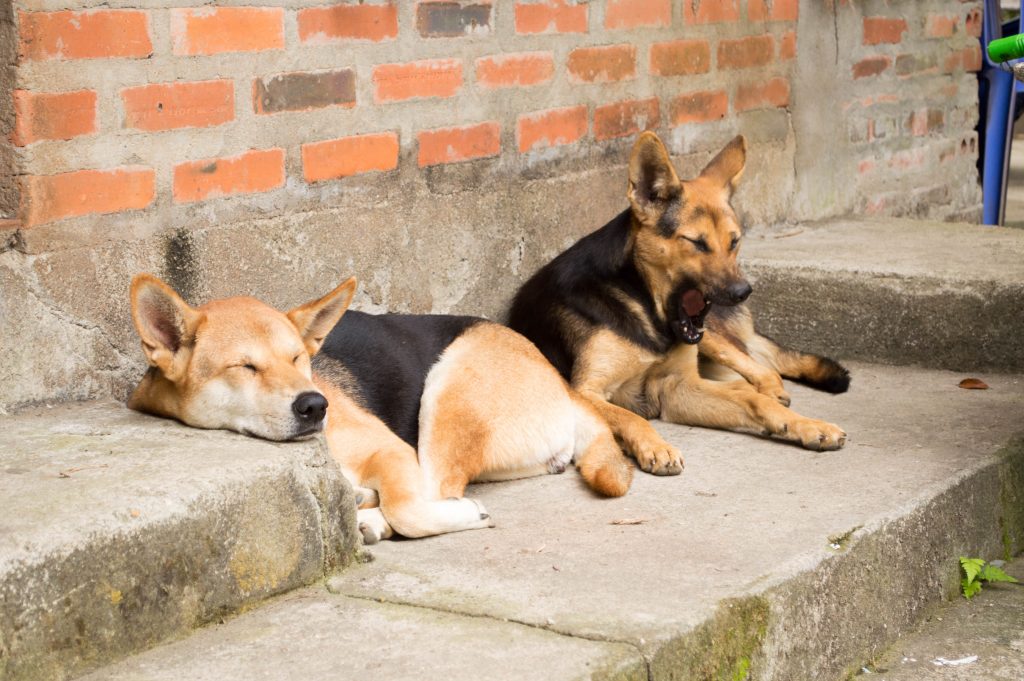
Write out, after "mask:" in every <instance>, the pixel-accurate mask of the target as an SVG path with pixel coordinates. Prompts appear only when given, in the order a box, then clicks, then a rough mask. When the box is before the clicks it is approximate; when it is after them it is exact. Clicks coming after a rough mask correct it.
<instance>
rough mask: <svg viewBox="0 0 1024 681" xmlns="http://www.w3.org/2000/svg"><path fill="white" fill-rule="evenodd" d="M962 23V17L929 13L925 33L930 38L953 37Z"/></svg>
mask: <svg viewBox="0 0 1024 681" xmlns="http://www.w3.org/2000/svg"><path fill="white" fill-rule="evenodd" d="M959 23H960V17H951V16H948V15H945V14H929V15H928V17H927V18H926V19H925V24H924V34H925V35H926V36H927V37H929V38H951V37H952V36H953V32H954V31H955V30H956V27H957V24H959Z"/></svg>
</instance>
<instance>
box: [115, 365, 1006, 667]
mask: <svg viewBox="0 0 1024 681" xmlns="http://www.w3.org/2000/svg"><path fill="white" fill-rule="evenodd" d="M853 371H854V381H853V387H852V389H851V391H850V392H849V393H847V394H845V395H840V396H836V397H831V396H823V395H821V394H820V393H814V392H811V391H809V390H807V389H804V388H801V387H799V386H796V387H794V388H793V398H794V404H795V406H796V408H797V409H798V410H800V411H802V412H804V413H807V414H809V415H814V416H817V417H822V418H827V419H830V420H833V421H835V422H837V423H839V424H841V425H842V426H843V427H844V428H845V429H846V430H847V432H848V433H849V434H850V442H849V444H848V445H847V447H846V448H845V449H843V450H841V451H839V452H835V453H814V452H808V451H804V450H801V449H798V448H794V447H792V446H789V445H786V444H781V443H776V442H770V441H766V440H762V439H758V438H754V437H749V436H744V435H739V434H733V433H724V432H715V431H708V430H703V429H695V428H686V427H680V426H673V425H669V424H658V428H659V430H660V431H661V432H662V433H663V434H665V435H666V436H667V437H668V438H670V439H671V440H672V441H673V442H675V443H677V444H678V445H679V446H680V447H681V448H682V449H683V452H684V454H685V455H686V457H687V468H686V470H685V471H684V472H683V475H682V476H681V477H678V478H656V477H653V476H648V475H643V474H639V475H638V477H637V478H636V481H635V483H634V486H633V489H632V490H631V492H630V493H629V494H628V495H627V496H626V497H624V498H621V499H613V500H608V499H598V498H595V497H594V496H592V495H591V494H590V493H588V492H587V491H586V489H585V488H584V486H583V485H582V483H581V482H580V480H579V478H578V476H577V475H576V474H575V473H572V472H570V473H567V474H565V475H561V476H547V477H543V478H537V479H532V480H522V481H516V482H509V483H500V484H490V485H478V486H475V487H473V488H471V490H470V494H472V495H474V496H476V497H477V498H480V499H481V500H482V501H484V503H486V504H487V508H488V510H489V511H490V512H491V514H492V517H494V519H495V521H496V522H497V527H496V528H494V529H492V530H482V531H477V532H464V533H458V534H452V535H446V536H442V537H436V538H432V539H425V540H417V541H395V542H384V543H382V544H380V545H378V546H375V547H372V549H371V550H372V553H373V555H374V556H375V558H376V560H375V561H373V562H371V563H368V564H365V565H360V566H358V567H355V568H353V569H350V570H348V571H346V572H345V573H344V574H342V575H340V576H338V577H336V578H332V579H331V580H330V581H329V582H328V587H329V589H330V590H331V591H333V592H335V593H336V594H338V595H342V596H348V597H352V598H359V599H365V600H367V601H370V602H380V603H390V604H399V605H405V606H416V608H417V610H415V611H414V612H421V611H420V610H419V609H425V611H426V612H442V613H446V614H448V615H450V614H458V615H462V616H463V617H461V618H459V619H458V620H457V623H458V624H457V625H456V624H452V625H451V626H436V625H431V626H430V627H429V628H428V632H427V633H424V632H422V631H420V630H419V627H420V626H421V625H420V624H417V623H416V621H420V620H416V621H414V622H413V624H411V625H410V626H409V627H408V628H405V627H399V626H397V625H390V626H391V631H392V632H398V633H392V635H391V638H390V639H387V640H385V641H381V639H380V637H379V636H378V635H377V633H376V632H377V629H376V628H375V627H374V626H370V627H368V628H367V629H366V631H365V632H363V634H362V635H361V636H360V635H359V633H358V632H356V633H352V632H351V631H349V629H348V628H346V627H339V632H338V634H336V636H337V637H338V638H337V641H338V646H339V647H343V648H344V649H345V650H347V651H353V650H359V651H370V652H368V654H370V655H375V657H374V659H375V661H376V663H377V665H378V666H377V667H375V669H374V674H373V677H374V678H380V679H389V678H405V674H406V671H405V670H406V668H407V665H408V664H409V660H408V656H409V655H411V654H415V655H416V656H417V659H418V660H419V664H420V665H421V669H423V670H425V671H424V674H426V675H429V674H427V672H428V671H430V670H433V669H434V668H435V665H443V664H445V663H446V662H447V661H450V660H451V659H452V658H453V657H455V656H454V655H453V654H450V653H449V648H448V645H447V643H446V641H447V640H448V637H449V636H452V635H454V634H453V633H452V632H453V631H455V632H462V631H467V630H466V629H463V627H469V628H470V629H469V630H468V632H469V633H467V635H469V636H471V637H474V638H476V637H479V639H480V640H481V641H482V643H481V644H480V646H479V648H478V651H479V652H475V653H474V655H476V654H481V655H485V654H486V655H490V654H493V651H491V650H490V646H489V645H488V644H486V641H488V640H490V639H489V637H490V636H491V632H492V631H493V627H494V626H495V621H497V622H500V623H502V624H503V626H507V622H513V623H519V624H521V625H524V626H528V627H533V628H540V629H545V630H548V631H549V632H552V633H557V634H560V635H561V636H562V639H561V643H560V644H558V645H560V646H563V647H565V648H566V650H570V649H572V648H573V647H574V646H576V645H578V644H579V641H580V639H585V640H588V641H602V642H612V643H617V644H624V645H627V646H629V647H631V648H633V649H635V650H639V651H641V653H642V655H643V659H644V662H645V665H646V672H649V674H650V677H649V678H654V679H665V678H675V679H704V678H713V679H718V678H728V679H732V678H744V676H743V674H744V673H749V675H750V676H749V678H750V679H755V680H765V679H772V680H775V681H782V680H787V681H788V680H793V679H801V680H809V679H840V678H844V675H845V674H847V673H849V672H851V671H853V670H854V669H857V668H859V665H861V664H863V662H864V661H865V660H868V659H870V658H871V657H872V656H873V655H876V654H878V653H880V652H882V651H883V650H884V649H885V648H886V647H887V646H888V645H889V644H890V643H891V642H892V641H893V640H894V639H895V637H896V636H898V635H899V634H900V633H901V632H903V631H905V630H907V629H908V628H909V627H910V626H912V624H913V623H914V622H915V620H916V618H917V617H919V616H920V615H921V614H922V613H923V612H926V611H927V610H928V609H929V608H930V607H933V606H934V605H935V604H936V603H937V602H939V601H941V600H942V599H944V598H947V599H948V598H952V597H953V595H954V594H955V590H956V583H957V560H956V558H957V556H959V555H964V554H971V555H982V556H986V557H997V556H1000V555H1002V553H1003V551H1004V550H1010V551H1015V550H1018V549H1020V548H1022V547H1024V517H1022V515H1024V514H1022V512H1021V511H1020V509H1021V508H1024V440H1020V439H1018V440H1016V441H1015V444H1014V445H1013V446H1011V447H1009V448H1007V447H1006V444H1007V443H1008V442H1010V441H1011V439H1012V438H1013V437H1014V434H1015V433H1017V432H1019V431H1021V430H1022V429H1024V424H1022V423H1021V420H1020V414H1021V413H1022V411H1024V378H1022V377H1020V376H1011V375H985V374H983V375H981V378H983V379H985V380H986V381H987V382H988V383H989V384H990V385H991V389H990V390H987V391H967V390H962V389H959V388H957V387H956V384H957V382H958V381H959V379H960V378H961V376H960V375H959V374H952V373H948V372H939V371H928V370H922V369H913V368H891V367H881V366H872V365H861V364H855V365H853ZM997 452H1001V453H997ZM310 598H313V599H314V600H315V601H317V602H319V603H320V605H319V606H317V607H320V608H324V607H328V606H330V607H341V606H336V605H333V604H337V603H338V601H337V600H335V599H336V596H333V595H327V594H323V593H321V594H320V595H319V596H315V595H313V596H310ZM280 607H281V608H288V612H293V610H292V609H291V606H286V605H281V606H280ZM295 607H296V608H297V609H296V610H294V612H296V613H298V612H301V608H299V606H295ZM302 607H306V606H302ZM310 607H312V606H310ZM345 607H348V606H345ZM380 607H384V606H380ZM393 612H397V611H393ZM275 616H276V615H266V616H265V615H264V614H263V613H261V612H258V613H250V614H245V615H242V616H240V617H239V618H238V619H237V620H235V621H233V622H231V623H229V624H228V625H226V626H225V627H222V628H211V629H206V630H203V631H201V632H198V633H197V634H196V635H194V636H193V637H191V638H190V639H188V640H186V641H183V642H181V643H177V644H173V645H171V646H168V647H165V648H162V649H157V650H154V651H150V652H149V653H145V654H143V655H141V656H139V657H138V658H136V659H134V660H130V661H128V662H127V663H126V665H125V666H122V667H117V668H116V669H114V670H104V671H107V672H109V673H111V674H113V673H115V672H116V673H117V674H122V675H123V676H116V677H115V678H140V679H147V678H165V676H158V675H157V671H156V670H160V671H159V673H160V674H165V675H166V678H172V677H173V678H191V677H197V678H204V677H203V676H202V675H203V674H204V673H206V672H205V671H204V670H205V667H206V665H207V664H208V663H209V664H211V665H212V667H211V668H212V669H214V670H220V671H225V670H227V671H230V670H231V669H235V667H231V666H230V665H232V664H236V663H235V662H232V661H231V658H236V659H241V658H245V657H249V656H250V654H249V653H248V652H247V651H249V650H251V649H252V646H256V645H258V644H259V642H261V641H266V642H267V644H266V646H265V647H263V648H261V650H266V651H267V653H266V655H265V658H266V659H263V660H262V661H261V663H262V664H264V665H278V663H279V662H281V661H282V660H297V659H299V658H300V657H301V655H298V654H297V653H296V652H295V651H296V650H302V648H301V647H297V646H299V645H300V644H298V643H293V641H294V636H296V635H297V636H298V637H299V638H301V637H302V633H301V632H302V631H309V629H300V631H299V633H297V634H296V632H291V633H290V635H289V637H288V638H287V639H285V640H286V641H287V642H286V643H284V644H282V646H281V647H280V648H275V647H273V644H272V643H271V641H274V640H276V639H275V637H276V636H277V634H278V633H279V632H280V633H282V634H283V633H284V631H285V630H286V629H290V628H291V627H285V626H280V627H278V626H277V625H276V624H275V625H273V626H274V627H276V628H268V627H271V625H270V624H267V622H268V621H270V619H272V618H273V617H275ZM296 616H297V615H296ZM376 616H379V615H375V617H376ZM267 618H270V619H267ZM402 619H403V621H410V620H408V619H407V618H406V617H405V616H404V615H403V616H402ZM445 621H446V622H447V621H448V620H445ZM430 632H433V633H432V635H433V636H434V637H436V638H435V640H437V641H438V643H437V644H436V645H434V646H432V647H429V648H426V649H424V648H422V647H420V643H419V641H420V640H421V637H423V636H427V635H430ZM473 632H475V633H473ZM459 635H460V636H461V635H462V634H461V633H459ZM349 637H351V638H349ZM333 641H334V639H332V638H331V635H330V634H326V635H325V636H324V638H323V639H322V640H321V641H320V644H321V645H322V648H319V650H324V651H327V650H329V649H330V648H331V647H332V642H333ZM406 641H408V645H406ZM303 645H304V644H303ZM206 650H210V651H213V652H211V653H210V656H209V657H206V656H204V653H203V651H206ZM411 651H414V652H411ZM505 653H507V654H508V655H509V658H507V659H509V660H515V664H516V665H525V666H526V668H528V669H532V670H533V678H541V677H543V678H551V679H562V678H578V677H581V676H587V675H588V674H589V672H590V670H592V669H593V668H592V667H590V668H588V667H582V666H579V665H577V666H576V667H574V668H572V669H570V670H569V671H568V672H563V671H561V668H558V669H556V668H551V669H550V673H549V668H548V665H549V664H550V663H549V661H548V657H547V653H545V654H544V655H540V654H537V655H536V656H535V655H534V652H533V649H532V648H531V646H530V645H525V644H521V643H519V642H513V641H512V639H509V640H508V642H507V643H506V644H505ZM322 654H324V655H330V654H332V653H329V652H324V653H322ZM331 659H333V658H331ZM616 659H619V658H616ZM225 660H227V661H226V662H225ZM237 664H241V663H240V662H239V663H237ZM297 664H298V663H297ZM313 664H314V663H313V662H308V663H302V664H300V665H299V666H298V667H297V671H296V673H295V675H293V676H292V677H288V676H287V675H284V674H282V675H281V676H280V677H278V678H285V679H287V678H295V679H301V678H310V677H309V676H308V675H307V674H306V672H307V671H309V670H314V667H312V666H311V665H313ZM365 664H366V663H365V661H364V660H363V659H362V658H361V657H359V656H357V655H352V654H346V655H345V656H344V659H342V660H340V661H339V662H338V664H337V666H335V667H332V671H329V672H328V671H327V670H324V669H322V668H320V667H316V668H315V671H316V672H317V673H318V674H319V672H321V671H323V674H322V675H319V676H318V678H324V679H346V678H357V677H358V676H359V674H360V672H361V671H363V670H365ZM461 664H465V665H472V664H473V661H472V660H471V659H470V660H465V661H460V665H461ZM508 664H512V663H511V662H509V663H508ZM392 666H394V668H395V669H396V672H395V673H394V675H393V676H392V675H391V674H390V670H391V668H392ZM273 668H274V669H275V670H276V669H283V667H278V666H274V667H273ZM520 668H521V667H520V666H516V667H515V669H516V670H518V669H520ZM459 669H460V670H461V669H463V667H461V666H460V667H459ZM624 669H628V665H627V667H624ZM743 670H746V672H744V671H743ZM133 672H134V673H135V674H134V675H133ZM461 673H462V672H461V671H460V672H459V673H458V674H455V676H456V678H459V674H461ZM145 674H151V675H153V676H146V675H145ZM241 676H245V675H244V674H242V675H241ZM480 676H481V677H485V676H487V675H486V674H481V675H480ZM517 676H518V671H517V672H516V673H510V674H509V677H510V678H516V677H517ZM211 678H212V677H211ZM497 678H503V677H502V676H501V675H498V676H497Z"/></svg>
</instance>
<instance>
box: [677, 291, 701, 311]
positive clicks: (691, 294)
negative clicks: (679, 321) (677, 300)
mask: <svg viewBox="0 0 1024 681" xmlns="http://www.w3.org/2000/svg"><path fill="white" fill-rule="evenodd" d="M682 302H683V312H685V313H686V316H687V317H696V316H697V315H699V314H700V313H701V312H703V311H704V294H703V293H701V292H700V291H698V290H697V289H695V288H692V289H690V290H689V291H687V292H686V293H684V294H683V301H682Z"/></svg>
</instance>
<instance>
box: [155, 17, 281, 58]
mask: <svg viewBox="0 0 1024 681" xmlns="http://www.w3.org/2000/svg"><path fill="white" fill-rule="evenodd" d="M171 43H172V49H173V51H174V54H178V55H197V54H221V53H222V52H257V51H260V50H280V49H283V48H284V9H282V8H280V7H202V8H199V9H173V10H171Z"/></svg>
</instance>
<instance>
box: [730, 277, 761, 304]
mask: <svg viewBox="0 0 1024 681" xmlns="http://www.w3.org/2000/svg"><path fill="white" fill-rule="evenodd" d="M753 291H754V287H753V286H751V285H750V282H748V281H744V280H740V281H737V282H735V283H733V284H729V286H728V287H727V288H726V293H728V294H729V297H730V298H732V300H733V302H736V303H742V302H743V301H744V300H746V299H747V298H749V297H750V294H751V293H753Z"/></svg>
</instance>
